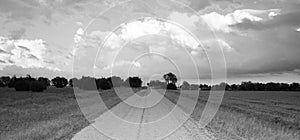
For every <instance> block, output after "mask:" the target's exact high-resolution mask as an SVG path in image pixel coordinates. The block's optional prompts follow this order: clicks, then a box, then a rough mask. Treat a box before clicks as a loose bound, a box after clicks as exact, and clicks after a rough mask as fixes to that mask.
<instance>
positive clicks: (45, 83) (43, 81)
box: [38, 77, 51, 86]
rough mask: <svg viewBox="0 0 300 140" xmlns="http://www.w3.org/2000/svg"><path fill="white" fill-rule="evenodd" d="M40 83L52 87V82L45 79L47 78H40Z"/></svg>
mask: <svg viewBox="0 0 300 140" xmlns="http://www.w3.org/2000/svg"><path fill="white" fill-rule="evenodd" d="M38 81H40V82H41V83H43V84H44V85H45V86H50V82H51V81H50V80H49V79H48V78H45V77H39V78H38Z"/></svg>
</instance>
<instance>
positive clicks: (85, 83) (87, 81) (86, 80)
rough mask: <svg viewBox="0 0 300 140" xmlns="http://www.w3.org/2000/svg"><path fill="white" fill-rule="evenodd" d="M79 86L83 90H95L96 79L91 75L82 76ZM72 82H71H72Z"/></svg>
mask: <svg viewBox="0 0 300 140" xmlns="http://www.w3.org/2000/svg"><path fill="white" fill-rule="evenodd" d="M79 83H80V84H79V86H78V87H79V88H80V89H84V90H97V87H96V79H95V78H93V77H82V78H81V79H80V82H79ZM72 84H73V83H72Z"/></svg>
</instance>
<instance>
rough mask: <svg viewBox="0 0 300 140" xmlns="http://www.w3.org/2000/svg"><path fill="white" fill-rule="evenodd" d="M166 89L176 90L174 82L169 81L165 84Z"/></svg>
mask: <svg viewBox="0 0 300 140" xmlns="http://www.w3.org/2000/svg"><path fill="white" fill-rule="evenodd" d="M167 89H172V90H176V89H177V86H176V85H175V84H174V83H169V84H167Z"/></svg>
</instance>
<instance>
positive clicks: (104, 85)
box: [96, 78, 112, 90]
mask: <svg viewBox="0 0 300 140" xmlns="http://www.w3.org/2000/svg"><path fill="white" fill-rule="evenodd" d="M96 83H97V89H102V90H108V89H111V88H112V85H111V83H110V80H108V79H106V78H100V79H97V80H96Z"/></svg>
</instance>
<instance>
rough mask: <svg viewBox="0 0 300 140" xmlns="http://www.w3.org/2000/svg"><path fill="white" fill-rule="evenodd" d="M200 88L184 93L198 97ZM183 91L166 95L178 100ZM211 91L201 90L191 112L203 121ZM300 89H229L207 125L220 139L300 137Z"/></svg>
mask: <svg viewBox="0 0 300 140" xmlns="http://www.w3.org/2000/svg"><path fill="white" fill-rule="evenodd" d="M197 94H198V92H197V91H183V92H182V93H181V95H183V97H187V98H190V99H197V97H196V95H197ZM178 95H180V94H179V91H169V93H168V94H166V96H167V98H169V99H170V100H171V101H173V102H177V99H178ZM208 96H209V93H208V92H204V91H201V92H200V93H199V97H198V102H197V105H196V108H195V110H194V112H193V114H192V115H191V117H192V118H193V119H195V120H199V119H200V117H201V115H202V110H203V108H204V107H205V104H206V103H207V99H208ZM299 100H300V93H299V92H250V91H226V93H225V96H224V98H223V101H222V104H221V106H220V108H219V110H218V112H217V114H216V115H215V116H214V118H213V120H212V121H211V122H210V123H209V124H208V125H207V126H206V127H207V129H209V130H211V131H212V132H213V133H215V135H216V137H218V138H219V139H228V140H231V139H251V140H252V139H253V140H298V139H300V110H299V108H300V104H299Z"/></svg>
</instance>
